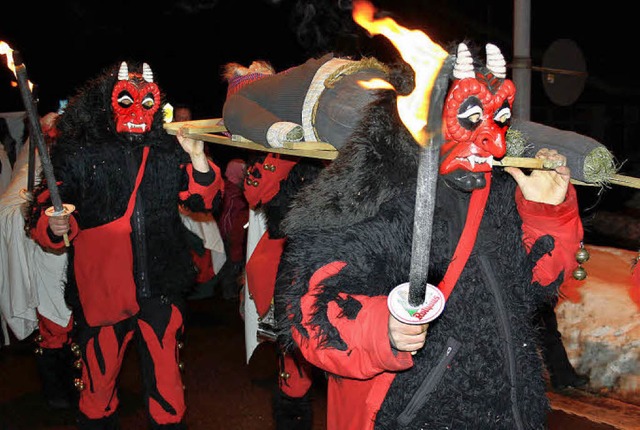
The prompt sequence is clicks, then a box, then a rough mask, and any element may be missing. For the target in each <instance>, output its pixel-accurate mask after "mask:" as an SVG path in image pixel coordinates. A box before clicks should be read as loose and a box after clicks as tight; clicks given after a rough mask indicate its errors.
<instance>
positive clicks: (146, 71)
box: [142, 63, 153, 82]
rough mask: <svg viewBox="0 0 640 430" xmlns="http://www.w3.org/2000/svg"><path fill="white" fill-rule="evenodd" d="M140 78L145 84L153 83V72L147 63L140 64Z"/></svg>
mask: <svg viewBox="0 0 640 430" xmlns="http://www.w3.org/2000/svg"><path fill="white" fill-rule="evenodd" d="M142 77H143V78H144V80H145V81H147V82H153V72H152V71H151V67H149V65H148V64H147V63H142Z"/></svg>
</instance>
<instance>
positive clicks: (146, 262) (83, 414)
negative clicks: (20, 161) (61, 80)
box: [28, 62, 224, 429]
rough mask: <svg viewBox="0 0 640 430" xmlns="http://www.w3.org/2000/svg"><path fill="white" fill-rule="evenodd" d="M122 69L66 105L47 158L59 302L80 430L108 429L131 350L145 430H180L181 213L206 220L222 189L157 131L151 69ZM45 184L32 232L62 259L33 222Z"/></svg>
mask: <svg viewBox="0 0 640 430" xmlns="http://www.w3.org/2000/svg"><path fill="white" fill-rule="evenodd" d="M129 67H130V66H129V65H128V64H127V63H125V62H123V63H121V64H119V65H117V66H114V67H113V68H111V69H109V70H106V71H105V72H104V73H103V74H102V75H100V76H99V77H97V78H96V79H94V80H91V81H89V82H88V83H87V84H86V85H85V86H84V87H83V88H82V89H81V90H80V91H79V92H78V93H77V95H76V96H75V97H74V98H72V99H71V100H70V102H69V105H68V106H67V108H66V110H65V112H64V113H63V114H62V115H61V116H60V118H59V120H58V122H57V128H58V135H57V141H56V144H55V145H54V147H53V149H52V151H51V162H52V165H53V170H54V175H55V177H56V180H57V182H58V190H59V192H60V197H61V199H62V201H63V202H65V203H68V204H72V205H74V206H75V210H74V211H73V213H72V214H71V215H70V218H69V227H70V230H69V231H68V238H69V240H70V241H71V246H70V248H69V249H68V251H69V267H68V274H67V278H68V279H67V284H66V298H67V301H68V303H69V304H70V306H71V307H72V309H73V311H74V318H75V320H76V322H77V327H76V333H75V335H74V336H75V341H76V343H77V344H78V345H79V346H80V353H81V354H80V356H81V358H80V360H81V364H82V378H81V380H79V381H78V386H79V388H81V389H82V391H81V394H80V418H79V425H80V428H83V429H107V428H108V429H110V428H115V426H117V408H118V402H119V400H118V394H117V386H116V381H117V377H118V374H119V372H120V367H121V365H122V361H123V357H124V353H125V351H126V348H127V346H128V344H129V342H130V341H132V340H134V342H135V343H136V345H137V347H138V351H139V355H140V363H141V366H142V375H143V384H144V390H145V402H146V404H147V406H148V413H149V416H150V420H151V424H152V427H153V428H172V429H178V428H184V413H185V403H184V393H183V385H182V377H181V374H180V367H181V365H180V358H179V356H180V351H179V350H180V348H182V337H183V331H184V325H183V310H184V297H185V295H186V294H187V293H188V292H189V290H190V289H191V288H192V287H193V286H194V285H195V282H196V275H197V273H196V269H195V266H194V263H193V260H192V258H191V254H190V249H189V245H188V241H187V235H188V233H187V231H186V227H184V225H183V223H182V221H181V219H180V214H179V205H183V206H184V207H185V208H186V209H188V210H190V211H193V212H198V211H199V212H203V211H211V210H212V208H213V207H214V206H215V205H217V204H218V202H219V201H220V199H221V194H222V190H223V188H224V187H223V184H222V176H221V174H220V170H219V169H218V167H217V166H216V165H215V164H213V163H212V162H210V161H207V160H206V158H203V157H204V155H203V154H204V152H203V151H201V150H202V148H200V151H199V150H198V145H202V142H198V143H196V144H194V145H193V146H192V147H190V150H191V152H189V153H188V152H187V147H188V142H187V143H183V141H182V140H181V141H180V144H179V143H178V142H177V141H176V139H175V138H174V137H172V136H170V135H169V134H167V133H166V132H165V131H164V129H163V125H162V124H163V109H162V106H163V104H164V95H163V94H162V93H161V91H160V88H159V87H158V85H157V84H156V83H155V82H154V80H153V73H152V71H151V68H150V67H149V66H148V65H147V64H146V63H145V64H143V65H142V67H140V68H139V67H138V66H136V67H135V68H134V67H131V69H130V68H129ZM185 145H187V146H185ZM181 146H182V147H181ZM189 156H191V158H190V157H189ZM195 160H197V161H198V166H199V168H200V170H197V169H196V168H195V167H194V164H195V163H196V161H195ZM203 165H204V166H206V169H205V170H203ZM46 185H47V184H46V181H45V180H44V179H43V181H42V183H41V185H40V186H39V187H38V188H37V189H36V190H35V192H34V195H35V199H34V202H33V203H32V207H31V210H30V219H29V220H28V221H29V227H30V232H31V235H32V237H33V238H34V239H35V240H36V241H37V242H38V243H40V244H41V245H42V246H44V247H49V248H54V249H55V248H62V247H64V246H65V245H64V242H63V241H62V237H61V236H60V235H59V234H55V233H54V232H53V230H52V225H54V224H51V223H52V222H55V221H57V220H55V219H53V218H52V219H51V220H50V219H49V217H48V216H43V215H44V210H45V209H46V208H47V207H48V206H50V205H51V201H50V192H49V191H48V189H47V188H46Z"/></svg>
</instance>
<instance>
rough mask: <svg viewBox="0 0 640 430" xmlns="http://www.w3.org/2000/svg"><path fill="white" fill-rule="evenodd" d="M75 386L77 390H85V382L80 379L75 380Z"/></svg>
mask: <svg viewBox="0 0 640 430" xmlns="http://www.w3.org/2000/svg"><path fill="white" fill-rule="evenodd" d="M73 386H74V387H76V390H78V391H82V390H84V381H83V380H82V379H80V378H75V379H74V380H73Z"/></svg>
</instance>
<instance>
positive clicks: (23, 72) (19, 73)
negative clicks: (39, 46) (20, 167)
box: [16, 64, 63, 212]
mask: <svg viewBox="0 0 640 430" xmlns="http://www.w3.org/2000/svg"><path fill="white" fill-rule="evenodd" d="M16 77H17V78H18V86H19V87H20V95H21V96H22V102H23V103H24V107H25V109H26V111H27V118H28V119H29V125H30V130H31V131H32V132H33V134H32V136H30V139H33V140H35V142H36V145H37V148H38V154H39V156H40V162H41V164H42V171H43V172H44V175H45V178H46V179H47V187H48V189H49V193H50V194H51V203H52V204H53V207H54V208H55V210H56V212H62V211H63V207H62V200H61V198H60V193H59V191H58V184H57V183H56V178H55V176H54V174H53V167H52V166H51V160H50V159H49V151H48V150H47V147H46V145H45V142H44V136H43V134H42V128H41V127H40V121H39V119H38V112H37V110H36V107H35V102H34V100H33V97H32V94H31V90H30V89H29V80H28V78H27V69H26V67H25V66H24V64H16Z"/></svg>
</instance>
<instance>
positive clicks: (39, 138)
mask: <svg viewBox="0 0 640 430" xmlns="http://www.w3.org/2000/svg"><path fill="white" fill-rule="evenodd" d="M0 54H5V55H6V56H7V66H8V67H9V69H11V70H12V71H13V73H14V74H15V76H16V78H17V80H18V87H19V89H20V95H21V96H22V102H23V103H24V107H25V109H26V111H27V118H28V119H29V126H30V131H31V136H30V139H33V140H35V142H36V144H37V148H38V153H39V154H40V164H41V165H42V171H43V172H44V176H45V178H46V180H47V188H48V189H49V194H50V195H51V203H52V204H53V206H52V207H51V208H49V209H47V211H46V212H45V213H46V214H47V215H48V216H62V215H66V214H68V213H71V212H73V206H72V205H63V204H62V199H61V198H60V192H59V191H58V184H57V182H56V178H55V176H54V174H53V166H52V165H51V160H50V159H49V152H48V150H47V147H46V145H45V141H44V136H43V134H42V128H41V127H40V121H39V119H38V112H37V109H36V104H35V100H34V98H33V93H32V92H31V88H30V87H31V84H30V82H29V79H28V78H27V68H26V66H25V65H24V62H23V60H22V56H21V55H20V53H19V52H18V51H13V50H12V49H11V48H9V47H8V45H7V44H6V43H5V42H1V41H0ZM63 237H64V243H65V245H66V246H69V237H68V236H67V234H66V233H65V234H64V236H63Z"/></svg>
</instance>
